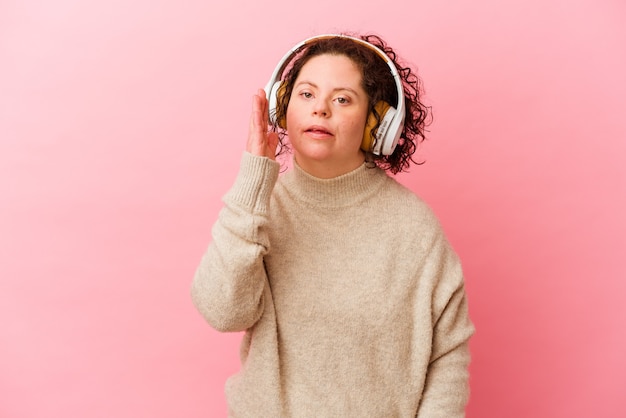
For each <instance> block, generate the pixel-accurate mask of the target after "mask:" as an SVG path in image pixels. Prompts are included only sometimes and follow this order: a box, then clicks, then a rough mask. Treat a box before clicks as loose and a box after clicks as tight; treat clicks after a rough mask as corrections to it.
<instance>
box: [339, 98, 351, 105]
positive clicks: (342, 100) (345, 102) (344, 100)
mask: <svg viewBox="0 0 626 418" xmlns="http://www.w3.org/2000/svg"><path fill="white" fill-rule="evenodd" d="M337 103H339V104H348V103H350V100H348V98H347V97H337Z"/></svg>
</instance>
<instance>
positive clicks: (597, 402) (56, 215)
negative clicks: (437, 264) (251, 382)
mask: <svg viewBox="0 0 626 418" xmlns="http://www.w3.org/2000/svg"><path fill="white" fill-rule="evenodd" d="M296 3H297V2H295V3H294V2H293V1H286V0H283V1H257V0H244V1H242V2H237V1H235V2H228V1H221V2H208V1H199V0H189V1H180V0H176V1H175V0H159V1H154V0H138V1H121V0H109V1H106V2H105V1H97V2H94V1H91V2H84V1H79V0H56V1H54V2H51V1H32V0H26V1H18V0H4V1H2V2H0V318H1V319H0V321H1V322H0V416H2V417H12V418H21V417H118V418H121V417H174V416H176V417H220V416H224V414H225V410H226V407H225V401H224V396H223V385H224V380H225V379H226V377H227V376H228V375H230V374H232V373H233V372H234V371H235V370H236V369H237V367H238V353H237V346H238V341H239V338H240V335H238V334H234V335H222V334H218V333H216V332H214V331H213V330H211V329H210V328H209V327H208V325H206V324H205V323H204V322H203V320H202V318H201V317H200V316H199V315H198V314H197V313H196V311H195V309H194V308H193V306H192V304H191V300H190V297H189V286H190V283H191V279H192V276H193V272H194V270H195V267H196V265H197V263H198V261H199V258H200V256H201V254H202V253H203V251H204V249H205V247H206V245H207V244H208V241H209V230H210V226H211V224H212V223H213V221H214V220H215V218H216V216H217V213H218V210H219V208H220V206H221V202H220V198H221V196H222V194H223V193H224V192H225V191H226V190H227V188H228V187H229V186H230V184H231V183H232V181H233V178H234V175H235V173H236V171H237V168H238V161H239V158H240V155H241V152H242V150H243V147H244V144H245V139H246V132H247V122H248V109H249V108H250V98H251V95H252V93H253V92H254V91H255V89H256V88H258V87H262V86H263V85H264V84H265V83H266V81H267V79H268V77H269V76H270V74H271V71H272V70H273V68H274V64H275V63H276V61H277V60H278V59H279V58H280V57H281V56H282V55H283V53H285V52H286V50H287V49H288V48H290V47H291V46H292V45H293V44H295V43H296V42H298V41H300V40H301V39H303V38H305V37H308V36H311V35H314V34H317V33H320V32H332V31H341V30H357V31H372V32H376V33H378V34H380V35H382V36H383V37H384V38H385V39H387V40H388V41H389V42H390V43H391V45H393V46H394V47H396V48H397V49H398V51H399V52H400V54H401V55H402V56H404V57H405V58H406V59H407V60H408V61H410V62H411V63H413V64H415V65H416V66H418V68H419V71H420V74H421V76H422V77H423V79H424V81H425V85H426V90H427V100H428V102H429V103H430V104H431V105H432V106H433V108H434V112H435V122H434V124H433V125H432V126H431V133H430V139H429V140H428V142H426V143H425V144H424V146H423V147H422V148H421V149H420V152H419V156H420V157H421V158H425V159H426V160H427V163H426V165H424V166H422V167H416V168H414V169H413V170H412V171H411V173H410V174H409V175H403V176H401V177H400V179H401V181H402V182H403V183H405V184H407V185H408V186H409V187H411V188H412V189H413V190H415V191H416V192H417V193H418V194H420V195H421V196H422V197H423V198H424V199H425V200H426V201H427V202H429V203H430V205H431V206H432V207H433V208H434V210H435V211H436V213H437V214H438V215H439V217H440V219H441V221H442V223H443V225H444V228H445V229H446V231H447V233H448V235H449V237H450V240H451V241H452V243H453V244H454V246H455V248H456V249H457V251H458V253H459V254H460V256H461V258H462V260H463V262H464V266H465V271H466V280H467V288H468V293H469V297H470V310H471V314H472V317H473V320H474V322H475V323H476V326H477V328H478V332H477V334H476V336H475V337H474V339H473V340H472V350H473V363H472V366H471V372H472V377H471V380H472V398H471V401H470V405H469V407H468V417H470V418H477V417H509V418H516V417H534V418H536V417H546V418H548V417H549V418H555V417H624V416H626V401H624V395H623V391H624V388H626V331H625V329H626V328H625V326H624V324H625V323H626V309H625V307H624V305H625V303H624V301H623V299H624V294H625V293H626V280H625V279H626V268H625V267H624V259H625V258H626V239H625V236H626V218H625V215H624V213H626V168H624V165H625V164H624V154H625V153H626V122H625V121H626V118H625V117H624V115H623V113H624V110H625V109H626V99H625V98H626V82H625V81H624V79H625V78H624V77H625V74H626V47H625V45H626V25H625V24H624V22H626V3H624V2H623V0H614V1H610V0H593V1H592V0H587V1H582V0H578V1H556V0H514V1H506V2H503V1H500V0H484V1H478V2H477V1H469V0H467V1H465V0H463V1H461V0H458V1H415V0H410V1H409V0H406V1H396V2H386V3H384V5H382V6H381V3H380V2H371V3H370V4H368V3H367V2H362V1H359V2H357V1H343V2H338V1H335V0H320V1H318V2H313V3H306V4H305V3H302V5H301V6H295V4H296ZM297 4H300V3H297Z"/></svg>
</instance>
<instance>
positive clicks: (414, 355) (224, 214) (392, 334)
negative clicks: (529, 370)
mask: <svg viewBox="0 0 626 418" xmlns="http://www.w3.org/2000/svg"><path fill="white" fill-rule="evenodd" d="M285 68H288V71H285ZM398 68H399V69H398ZM283 72H286V74H284V76H283ZM266 90H267V92H266V91H263V90H259V92H258V93H257V94H256V95H255V96H254V98H253V107H252V116H251V121H250V130H249V137H248V142H247V146H246V152H245V153H244V155H243V157H242V161H241V167H240V171H239V174H238V176H237V178H236V180H235V183H234V185H233V186H232V188H231V189H230V191H229V192H228V193H227V194H226V196H225V197H224V208H223V209H222V211H221V212H220V215H219V217H218V220H217V221H216V223H215V225H214V227H213V230H212V238H213V239H212V241H211V244H210V246H209V248H208V250H207V252H206V254H205V255H204V257H203V259H202V261H201V263H200V265H199V267H198V270H197V272H196V276H195V278H194V281H193V285H192V297H193V301H194V303H195V305H196V307H197V308H198V310H199V311H200V312H201V314H202V315H203V316H204V317H205V318H206V320H207V321H208V322H209V323H210V324H211V326H213V327H214V328H215V329H217V330H219V331H225V332H228V331H245V335H244V338H243V341H242V344H241V370H240V371H239V372H238V373H237V374H236V375H234V376H232V377H231V378H230V379H229V380H228V382H227V384H226V393H227V398H228V405H229V416H232V417H237V418H239V417H416V416H417V417H446V418H451V417H461V416H464V409H465V405H466V403H467V400H468V396H469V387H468V365H469V361H470V355H469V347H468V340H469V338H470V336H471V335H472V334H473V332H474V328H473V325H472V323H471V321H470V320H469V317H468V310H467V301H466V296H465V291H464V283H463V275H462V271H461V266H460V263H459V260H458V258H457V256H456V254H455V253H454V251H453V249H452V248H451V247H450V245H449V244H448V242H447V240H446V238H445V236H444V234H443V232H442V229H441V227H440V225H439V223H438V221H437V219H436V218H435V216H434V215H433V213H432V212H431V210H430V209H429V208H428V207H427V205H426V204H425V203H424V202H423V201H421V200H420V199H419V198H418V197H417V196H415V195H414V194H413V193H412V192H411V191H409V190H408V189H406V188H405V187H403V186H402V185H400V184H399V183H398V182H397V181H395V180H394V179H393V178H392V177H390V176H389V175H387V173H386V172H387V171H389V172H391V173H394V174H395V173H397V172H400V171H403V170H405V169H406V168H408V166H409V163H410V162H412V158H411V157H412V154H413V153H414V152H415V148H416V145H417V143H418V142H419V141H420V140H421V139H423V137H424V135H423V132H424V125H425V120H426V117H427V108H426V107H425V106H424V105H423V104H422V103H420V100H419V93H420V92H419V80H418V79H417V77H416V76H415V74H414V73H413V72H412V71H411V70H410V69H409V68H401V67H399V65H398V60H397V58H396V54H395V53H394V51H393V50H392V49H391V48H389V47H388V46H387V45H386V44H385V43H384V42H383V41H382V40H381V39H380V38H379V37H376V36H364V37H361V38H357V37H351V36H346V35H323V36H319V37H315V38H311V39H309V40H306V41H304V42H303V43H301V44H299V45H298V46H296V47H295V48H294V49H293V50H292V51H290V53H288V54H287V55H286V56H285V58H283V61H282V62H281V63H280V64H279V66H278V67H277V70H276V71H275V76H273V78H272V80H270V83H269V84H268V87H267V88H266ZM266 93H267V95H268V96H269V101H268V99H267V98H266ZM268 117H271V119H272V121H273V122H272V129H271V131H270V132H268V129H267V126H268ZM287 147H289V148H290V149H291V150H292V151H293V169H291V170H290V171H288V172H286V173H284V174H282V175H280V176H279V171H280V165H279V163H277V162H276V161H275V156H276V154H277V151H278V152H279V153H280V152H281V151H283V150H284V149H286V148H287Z"/></svg>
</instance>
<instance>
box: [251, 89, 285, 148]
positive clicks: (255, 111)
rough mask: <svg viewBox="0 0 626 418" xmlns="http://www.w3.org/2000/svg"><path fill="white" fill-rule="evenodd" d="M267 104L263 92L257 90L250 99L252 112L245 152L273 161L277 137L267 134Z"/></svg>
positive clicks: (273, 134) (272, 133) (273, 133)
mask: <svg viewBox="0 0 626 418" xmlns="http://www.w3.org/2000/svg"><path fill="white" fill-rule="evenodd" d="M267 124H268V103H267V98H266V97H265V91H264V90H263V89H259V90H258V91H257V93H256V94H255V95H254V96H253V97H252V111H251V115H250V128H249V131H248V143H247V145H246V150H247V151H248V152H250V153H251V154H254V155H258V156H263V157H268V158H271V159H275V155H276V147H277V146H278V135H276V133H275V132H271V133H268V132H267Z"/></svg>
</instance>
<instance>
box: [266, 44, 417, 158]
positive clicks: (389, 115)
mask: <svg viewBox="0 0 626 418" xmlns="http://www.w3.org/2000/svg"><path fill="white" fill-rule="evenodd" d="M330 38H345V39H351V40H352V41H354V42H357V43H359V44H361V45H364V46H366V47H368V48H369V49H371V50H373V51H374V52H376V53H377V54H378V55H379V56H380V57H381V58H382V59H383V60H384V61H385V62H386V63H387V65H388V66H389V69H390V70H391V75H392V76H393V79H394V81H395V83H396V88H397V91H398V105H397V106H396V107H395V108H394V107H393V106H391V105H390V104H389V103H386V102H382V101H381V102H378V103H377V104H376V106H375V108H376V111H377V112H378V114H379V115H380V116H381V119H380V126H379V127H378V129H377V130H376V132H374V133H373V135H372V128H373V127H374V126H375V125H376V118H375V117H374V115H373V114H370V115H369V117H368V120H367V123H366V126H365V132H364V133H363V143H362V145H361V148H362V149H363V150H365V151H367V152H372V153H373V154H376V155H381V154H382V155H391V154H392V153H393V150H394V149H395V148H396V145H398V140H399V139H400V135H401V134H402V129H403V128H404V116H405V109H404V107H405V106H404V89H403V87H402V80H401V79H400V74H398V69H397V68H396V66H395V65H394V64H393V61H391V59H390V58H389V57H388V56H387V54H385V53H384V52H383V51H382V50H381V49H380V48H378V47H376V46H374V45H372V44H370V43H369V42H366V41H364V40H362V39H359V38H355V37H352V36H347V35H339V34H337V35H335V34H328V35H318V36H314V37H312V38H308V39H305V40H304V41H302V42H300V43H299V44H297V45H296V46H294V47H293V48H291V50H290V51H289V52H287V53H286V54H285V56H284V57H283V58H282V59H281V60H280V62H279V63H278V65H277V66H276V68H275V69H274V73H273V74H272V77H271V78H270V81H269V82H268V83H267V85H266V86H265V94H266V95H267V100H268V102H269V117H270V121H271V122H272V123H274V124H275V123H276V106H277V103H278V97H279V94H280V92H279V90H280V88H281V85H282V80H281V77H282V74H283V72H284V71H285V69H286V68H287V66H288V65H289V62H290V61H291V59H292V58H294V57H295V56H296V55H297V54H298V53H299V52H300V50H301V49H302V48H303V47H304V46H305V45H308V44H310V43H313V42H315V41H318V40H320V39H330Z"/></svg>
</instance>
